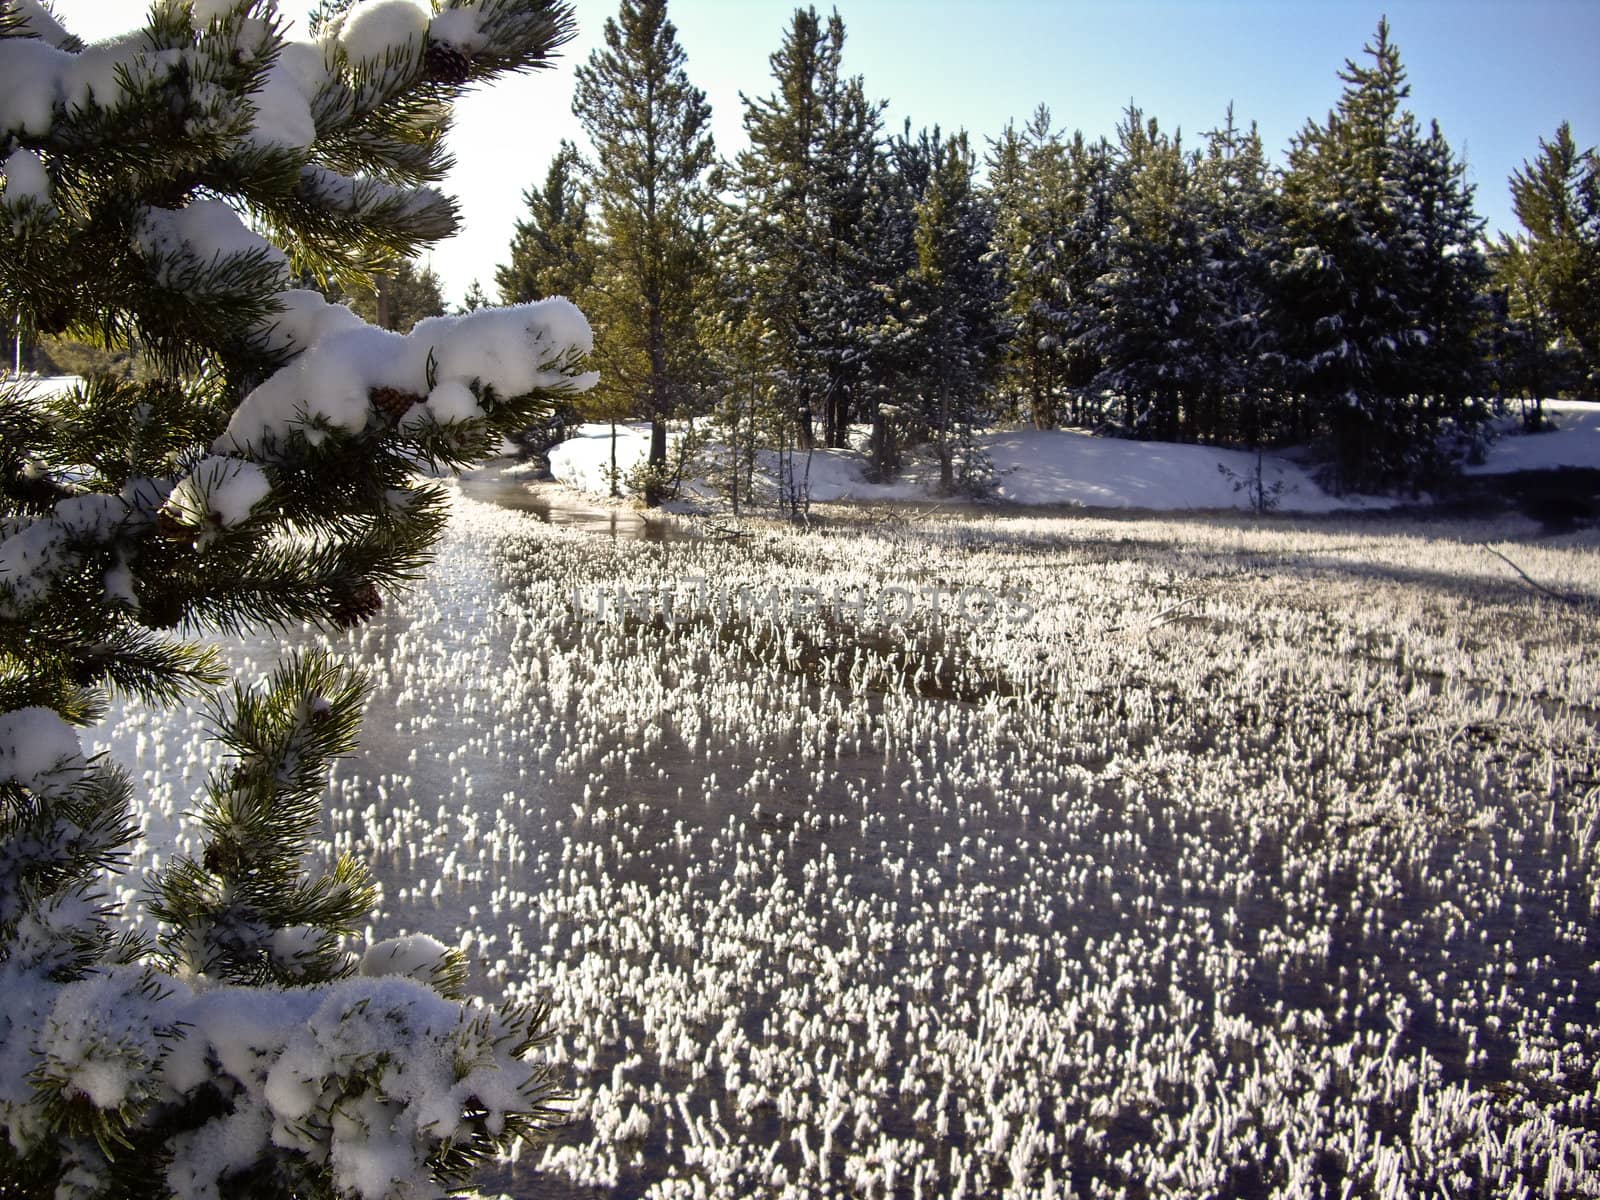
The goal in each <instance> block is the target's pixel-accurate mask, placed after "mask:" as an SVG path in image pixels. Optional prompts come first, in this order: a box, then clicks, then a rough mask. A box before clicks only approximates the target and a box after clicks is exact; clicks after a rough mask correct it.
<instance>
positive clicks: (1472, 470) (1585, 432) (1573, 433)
mask: <svg viewBox="0 0 1600 1200" xmlns="http://www.w3.org/2000/svg"><path fill="white" fill-rule="evenodd" d="M1544 411H1545V416H1546V417H1548V418H1549V419H1550V421H1551V422H1552V423H1554V425H1555V428H1554V429H1550V430H1546V431H1544V432H1543V433H1523V432H1522V430H1521V428H1520V427H1519V426H1518V424H1517V421H1516V418H1514V417H1513V418H1508V419H1507V420H1506V421H1505V422H1504V423H1503V424H1504V426H1505V427H1504V428H1503V429H1502V433H1501V436H1500V438H1499V440H1498V441H1496V442H1495V443H1494V444H1493V445H1492V446H1490V447H1489V456H1488V459H1487V461H1485V462H1483V463H1482V464H1480V465H1478V466H1472V467H1468V468H1467V469H1466V474H1468V475H1505V474H1508V473H1510V472H1512V471H1553V470H1556V469H1558V468H1561V467H1600V404H1586V403H1584V402H1583V401H1580V400H1546V401H1545V402H1544Z"/></svg>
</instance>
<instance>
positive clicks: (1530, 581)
mask: <svg viewBox="0 0 1600 1200" xmlns="http://www.w3.org/2000/svg"><path fill="white" fill-rule="evenodd" d="M1478 545H1480V546H1482V547H1483V548H1484V549H1485V550H1487V551H1488V552H1489V553H1490V554H1492V555H1494V556H1495V557H1496V558H1498V559H1499V560H1500V561H1501V562H1503V563H1505V564H1506V566H1508V567H1510V568H1511V569H1512V570H1513V571H1515V572H1516V573H1517V574H1518V575H1520V576H1522V579H1523V582H1525V583H1526V584H1527V585H1528V586H1529V587H1531V588H1534V589H1535V590H1537V591H1541V592H1543V593H1544V594H1545V595H1546V596H1549V597H1551V598H1552V599H1554V600H1560V601H1561V602H1562V603H1563V604H1582V603H1583V597H1581V596H1574V595H1572V594H1571V593H1569V592H1557V591H1554V590H1552V589H1550V588H1547V587H1545V585H1544V584H1542V583H1540V582H1539V581H1538V580H1537V579H1534V578H1533V577H1532V576H1531V575H1529V574H1528V573H1527V572H1526V571H1524V570H1523V569H1522V568H1521V567H1519V566H1517V564H1516V563H1514V562H1512V561H1511V560H1510V559H1509V558H1507V557H1506V556H1505V555H1504V554H1502V553H1500V551H1498V550H1496V549H1495V548H1494V547H1493V546H1491V545H1489V543H1488V542H1479V543H1478Z"/></svg>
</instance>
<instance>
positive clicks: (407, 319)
mask: <svg viewBox="0 0 1600 1200" xmlns="http://www.w3.org/2000/svg"><path fill="white" fill-rule="evenodd" d="M330 298H333V299H337V298H338V297H337V295H335V296H331V297H330ZM349 302H350V307H351V309H352V310H354V312H355V314H356V315H357V316H358V317H360V318H361V319H362V320H363V321H365V322H367V323H368V324H369V325H376V326H378V327H379V328H380V329H393V330H396V331H398V332H400V333H410V332H411V330H412V328H413V327H414V326H415V325H416V323H417V322H418V321H421V320H423V319H424V318H426V317H441V316H443V315H444V288H443V285H442V284H441V283H440V282H439V276H438V274H437V272H435V271H434V269H433V268H432V267H430V266H423V267H420V268H419V267H418V266H417V265H416V264H415V263H413V262H412V261H411V260H410V259H405V258H403V259H401V260H400V261H399V262H397V263H396V264H395V265H394V269H393V270H390V271H382V272H379V273H378V274H376V275H374V276H373V279H372V286H370V287H361V286H359V285H357V286H356V287H353V288H352V289H351V290H350V294H349Z"/></svg>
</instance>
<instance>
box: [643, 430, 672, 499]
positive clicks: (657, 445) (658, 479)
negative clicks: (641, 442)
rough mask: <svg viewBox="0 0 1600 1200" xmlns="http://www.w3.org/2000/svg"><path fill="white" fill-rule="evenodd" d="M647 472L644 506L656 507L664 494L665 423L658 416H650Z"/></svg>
mask: <svg viewBox="0 0 1600 1200" xmlns="http://www.w3.org/2000/svg"><path fill="white" fill-rule="evenodd" d="M647 461H648V465H649V468H650V470H649V474H648V477H647V480H646V483H645V488H644V503H645V507H646V508H657V507H659V506H660V504H661V502H662V501H663V500H665V499H666V498H667V496H666V471H667V423H666V421H664V420H662V419H661V418H660V417H651V418H650V457H649V459H648V460H647Z"/></svg>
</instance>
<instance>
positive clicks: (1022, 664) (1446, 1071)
mask: <svg viewBox="0 0 1600 1200" xmlns="http://www.w3.org/2000/svg"><path fill="white" fill-rule="evenodd" d="M547 515H548V514H547ZM1491 547H1492V549H1491ZM1495 551H1498V552H1499V553H1500V554H1503V555H1505V556H1506V557H1507V558H1509V559H1510V560H1511V561H1512V562H1515V563H1516V564H1517V566H1519V567H1520V568H1521V569H1522V570H1523V571H1525V572H1526V573H1527V575H1528V576H1529V577H1531V578H1532V579H1534V580H1536V581H1538V583H1539V584H1541V585H1542V586H1543V587H1545V588H1547V589H1549V592H1550V593H1559V594H1560V595H1561V596H1564V597H1566V599H1556V598H1555V597H1554V596H1553V595H1551V594H1548V593H1546V592H1540V591H1537V590H1535V589H1534V588H1532V587H1530V586H1529V585H1528V584H1527V583H1526V582H1524V580H1523V579H1521V578H1519V577H1518V575H1517V574H1516V571H1515V570H1514V569H1513V567H1512V566H1511V565H1509V564H1508V562H1507V561H1506V559H1505V558H1501V557H1499V556H1498V555H1497V553H1496V552H1495ZM696 579H707V580H709V581H711V582H709V583H707V584H704V585H699V584H696V583H695V582H694V581H695V580H696ZM740 585H745V589H744V593H743V594H745V595H749V596H757V597H760V596H767V595H770V594H771V593H772V590H773V589H776V591H777V594H778V601H779V603H777V604H776V605H775V606H774V605H769V604H765V602H763V604H758V605H754V606H752V610H751V611H747V612H746V614H745V616H743V617H741V616H740V601H739V596H740V595H741V591H740ZM702 587H703V589H704V595H703V597H702V599H700V600H699V601H695V600H692V599H687V598H690V597H694V596H695V595H696V594H697V589H700V588H702ZM895 587H899V588H904V589H906V592H907V593H908V594H910V595H912V596H915V597H917V607H916V610H915V613H914V615H912V616H911V617H910V618H909V619H904V620H902V619H899V616H898V612H899V610H898V608H897V607H894V606H891V607H890V609H889V610H888V612H887V616H888V618H889V619H886V620H880V619H878V618H879V617H880V616H882V615H884V614H883V612H881V611H880V609H879V607H878V604H877V601H878V600H880V599H881V598H882V597H884V596H885V595H887V594H888V593H887V592H886V589H889V588H895ZM936 587H937V588H941V589H943V592H942V593H940V594H941V595H943V597H944V599H945V601H946V603H945V607H944V608H943V610H942V614H941V616H940V617H939V618H937V619H936V618H935V617H934V616H933V614H932V612H931V607H930V605H931V599H932V589H934V588H936ZM807 588H809V589H815V590H816V593H818V594H820V601H821V603H820V607H819V596H818V595H817V594H811V593H806V592H803V591H799V590H797V589H807ZM619 589H623V590H625V591H626V592H627V593H628V595H627V597H626V599H627V602H628V603H627V608H628V611H626V612H623V613H618V612H617V611H616V603H615V602H616V600H617V598H618V590H619ZM919 589H930V590H929V591H926V592H919ZM962 589H966V591H962ZM980 591H981V592H982V593H984V594H987V595H989V596H991V597H993V598H994V604H993V608H992V609H990V610H986V609H985V608H984V606H983V605H981V604H976V603H975V604H974V605H972V606H971V607H968V606H966V605H964V604H963V605H954V604H952V603H951V597H952V596H959V597H965V598H967V599H971V598H973V597H975V596H977V595H978V594H979V593H980ZM668 593H671V594H673V595H675V596H678V597H680V598H683V599H685V601H686V602H685V603H683V604H680V605H678V606H677V607H675V608H674V610H673V614H672V618H671V619H670V620H669V619H667V617H666V614H664V613H662V612H660V597H661V596H662V595H664V594H668ZM836 594H837V596H838V602H837V603H828V602H829V601H830V600H831V598H832V597H834V596H835V595H836ZM602 596H607V597H610V598H611V601H612V608H611V611H610V612H609V613H608V614H607V615H605V616H600V615H599V614H598V613H597V612H596V609H597V608H598V602H599V600H600V598H601V597H602ZM790 601H793V604H792V605H791V604H790ZM986 612H987V613H988V614H989V615H987V616H986V615H985V613H986ZM335 645H336V646H338V647H340V648H343V649H344V650H345V651H346V652H348V653H349V654H351V655H352V656H353V657H354V658H355V659H356V660H357V661H358V662H360V663H361V664H363V665H364V666H365V667H366V668H367V669H368V670H369V671H370V672H372V674H373V676H374V678H375V680H376V682H377V686H378V691H377V696H376V698H375V700H374V703H373V707H372V709H371V711H370V714H369V717H368V721H367V730H368V751H367V753H366V754H365V756H364V757H363V758H361V759H359V760H353V761H351V762H350V763H348V764H346V765H345V766H342V767H341V768H340V770H339V772H338V777H337V780H336V782H335V785H334V787H333V789H332V791H331V793H330V799H329V810H328V827H329V831H330V834H331V836H332V837H333V839H334V840H335V841H336V843H337V845H338V846H339V847H340V848H347V849H353V850H355V851H357V852H359V853H361V854H363V855H365V856H367V857H368V858H369V859H370V860H371V861H373V862H374V864H375V866H376V868H377V870H378V872H379V874H380V877H381V879H382V881H383V884H384V898H383V911H382V913H381V914H380V915H379V916H378V917H377V918H376V919H375V922H374V925H375V931H374V932H375V933H376V934H378V935H380V936H381V935H387V934H389V933H393V932H397V931H398V930H400V929H416V928H419V927H420V928H423V929H427V930H429V931H432V932H435V933H438V934H440V935H441V936H444V937H447V938H448V937H450V936H451V930H452V929H453V928H461V929H463V930H465V931H467V932H468V935H469V936H468V945H469V946H470V949H471V952H472V954H473V956H474V958H475V959H476V960H477V961H478V962H479V964H480V975H479V982H480V984H482V985H483V986H486V987H487V988H489V989H490V990H491V991H494V992H499V991H502V990H510V991H511V992H513V993H515V994H518V995H526V996H529V997H545V998H548V999H550V1000H551V1001H552V1002H553V1003H554V1005H555V1015H556V1023H557V1024H558V1026H559V1027H560V1028H561V1030H562V1035H561V1039H560V1041H559V1043H558V1045H557V1046H556V1048H555V1055H556V1057H557V1058H558V1060H559V1061H560V1062H561V1063H562V1064H563V1069H564V1070H566V1071H567V1072H568V1073H569V1078H570V1079H571V1082H572V1086H573V1088H574V1089H575V1093H576V1099H575V1101H574V1105H573V1114H574V1117H573V1122H572V1124H571V1126H570V1127H569V1128H568V1130H567V1131H566V1132H565V1133H564V1134H563V1135H562V1136H561V1137H560V1138H559V1140H558V1141H557V1142H556V1143H555V1144H554V1145H552V1146H551V1147H549V1148H548V1149H545V1150H536V1151H533V1152H530V1153H529V1154H526V1155H524V1156H523V1157H522V1159H521V1160H520V1162H518V1163H516V1164H506V1165H505V1166H504V1168H502V1169H501V1170H499V1171H497V1172H495V1173H494V1174H492V1175H491V1177H490V1179H489V1180H488V1181H487V1183H488V1189H489V1191H490V1192H491V1193H492V1192H494V1191H503V1192H506V1193H508V1194H510V1195H513V1196H515V1197H518V1198H528V1200H531V1198H534V1197H564V1198H579V1197H584V1198H588V1197H606V1196H618V1197H621V1196H650V1197H660V1198H665V1197H679V1196H681V1197H689V1196H718V1197H730V1198H736V1197H752V1196H755V1197H761V1196H767V1197H780V1196H781V1197H794V1198H796V1200H799V1198H801V1197H814V1196H837V1197H843V1196H871V1197H888V1196H893V1197H897V1198H899V1197H908V1198H909V1197H916V1196H923V1197H932V1196H949V1197H954V1196H965V1197H968V1198H973V1197H989V1196H1015V1197H1022V1196H1028V1197H1051V1196H1065V1195H1068V1194H1072V1195H1099V1196H1128V1197H1198V1196H1205V1195H1217V1196H1273V1197H1285V1198H1287V1197H1315V1196H1324V1195H1330V1196H1339V1195H1370V1196H1386V1195H1434V1194H1438V1193H1447V1194H1449V1195H1452V1196H1479V1197H1491V1196H1493V1197H1503V1196H1512V1195H1539V1196H1545V1195H1551V1196H1580V1195H1596V1194H1600V1092H1597V1068H1600V973H1597V970H1596V963H1597V962H1600V861H1597V855H1596V853H1595V849H1596V846H1597V845H1600V729H1597V720H1600V713H1597V711H1596V708H1595V707H1594V705H1595V698H1596V696H1597V695H1600V534H1596V533H1595V532H1593V531H1587V532H1578V533H1573V534H1567V535H1564V536H1562V537H1556V538H1550V537H1540V536H1538V529H1537V526H1535V525H1534V524H1533V523H1532V522H1527V521H1523V520H1521V519H1520V518H1519V519H1505V520H1502V521H1499V522H1498V523H1495V524H1490V525H1484V524H1468V523H1456V522H1446V521H1430V522H1416V521H1412V520H1405V519H1399V518H1394V517H1387V516H1381V515H1379V516H1366V517H1364V518H1362V519H1359V520H1345V519H1341V518H1321V519H1319V520H1317V521H1306V520H1298V521H1297V520H1293V519H1289V518H1282V517H1278V518H1257V517H1253V516H1249V517H1236V516H1231V515H1226V514H1222V515H1216V514H1212V515H1203V516H1177V517H1171V518H1165V519H1156V518H1150V517H1133V516H1110V517H1105V516H1102V517H1098V518H1075V517H1074V518H1068V517H1060V516H1050V517H1028V516H1014V515H1013V516H1004V517H1002V516H991V517H983V518H973V517H971V516H951V515H947V514H933V515H931V516H930V515H926V514H924V515H915V514H913V515H907V514H905V513H889V514H882V513H879V514H876V515H873V514H867V515H846V516H837V515H836V516H831V517H826V518H824V519H823V520H821V521H819V522H816V523H814V525H813V527H812V528H809V529H804V530H801V529H794V528H789V527H784V526H779V525H761V524H755V525H751V526H749V527H748V528H747V530H746V535H745V536H743V537H740V538H737V539H729V540H717V539H714V538H702V539H690V540H679V541H663V542H654V541H645V540H639V539H634V538H629V537H624V536H613V535H609V534H603V533H601V534H597V533H594V532H589V531H586V530H584V529H581V528H577V527H574V526H571V525H562V524H557V523H552V522H550V521H541V520H539V519H536V518H535V517H534V516H532V515H529V514H524V513H516V512H510V511H507V510H505V509H503V508H500V507H497V506H493V505H489V504H485V503H482V502H479V501H476V500H473V499H471V498H469V497H468V496H466V495H463V496H462V497H461V498H460V500H459V501H458V504H457V507H456V512H455V517H454V521H453V524H452V526H451V529H450V532H449V534H448V537H447V539H446V541H445V543H444V545H443V546H442V548H441V556H440V560H439V562H438V564H437V570H436V571H435V572H434V574H433V575H432V577H431V578H430V580H429V582H428V583H427V584H425V585H424V586H423V587H422V588H420V589H419V591H418V592H417V593H416V594H415V595H414V596H413V597H412V599H411V600H410V601H409V602H408V603H407V604H406V605H405V606H404V607H403V608H400V609H393V610H388V611H386V612H385V613H384V614H383V616H382V617H381V618H380V619H379V621H377V622H376V623H374V624H373V625H372V626H369V627H368V628H366V629H364V630H361V631H359V632H357V633H355V634H352V635H349V636H348V637H341V638H339V639H335ZM276 648H277V647H276V645H275V644H274V645H267V644H265V643H260V644H256V645H254V646H252V647H250V648H248V649H247V652H246V657H247V658H248V659H249V661H250V663H251V664H252V667H251V669H252V670H261V669H265V666H266V663H267V660H268V658H269V657H270V654H271V653H272V652H273V651H275V650H276ZM135 742H136V745H134V744H132V743H135ZM120 744H121V745H123V746H124V747H125V749H126V752H127V754H128V757H129V758H130V759H132V758H133V757H134V751H135V749H137V750H138V756H137V761H136V765H137V766H138V768H139V769H140V770H141V771H143V772H154V771H156V770H157V769H160V770H161V772H162V775H161V776H160V778H162V779H164V780H165V781H166V782H165V783H162V784H157V783H156V782H155V779H156V777H155V776H154V775H152V774H146V775H144V776H143V779H144V784H145V800H146V804H147V808H148V812H149V817H150V824H149V838H148V843H147V845H146V846H145V847H144V848H143V851H142V854H141V858H140V860H139V862H138V863H137V864H136V866H143V865H145V864H147V863H148V862H149V861H150V858H151V856H153V855H163V856H164V855H168V854H170V853H171V852H172V849H173V848H174V847H176V846H181V845H183V844H185V842H186V839H187V838H188V833H187V831H186V830H185V829H184V828H183V827H182V825H181V824H180V823H179V822H178V818H177V815H176V814H177V813H178V812H180V811H181V810H182V809H183V808H184V807H186V805H187V803H188V798H187V795H186V794H185V790H184V789H185V787H186V786H187V787H198V786H199V785H200V783H201V781H202V780H203V771H202V769H201V765H200V764H199V763H197V762H195V761H194V754H193V751H192V750H191V749H190V747H191V746H192V745H193V734H192V730H190V729H189V728H187V727H186V726H185V725H184V719H183V718H182V717H181V716H180V717H177V718H171V719H167V718H156V717H144V718H141V719H140V725H139V727H138V730H137V733H136V734H134V735H133V736H125V737H124V738H123V739H122V741H121V743H120ZM185 779H187V781H188V782H187V784H185V783H184V782H183V780H185ZM135 878H136V876H135Z"/></svg>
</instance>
